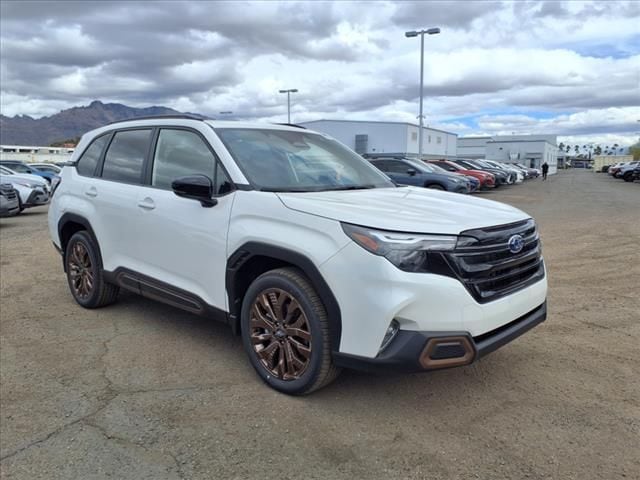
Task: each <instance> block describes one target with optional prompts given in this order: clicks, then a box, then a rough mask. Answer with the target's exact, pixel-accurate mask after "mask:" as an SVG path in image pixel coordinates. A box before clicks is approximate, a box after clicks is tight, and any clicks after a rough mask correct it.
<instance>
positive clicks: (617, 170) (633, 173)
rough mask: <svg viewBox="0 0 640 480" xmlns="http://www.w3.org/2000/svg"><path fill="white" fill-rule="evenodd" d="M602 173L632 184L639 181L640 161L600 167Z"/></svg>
mask: <svg viewBox="0 0 640 480" xmlns="http://www.w3.org/2000/svg"><path fill="white" fill-rule="evenodd" d="M602 171H603V172H607V173H608V174H609V175H611V176H612V177H615V178H621V179H623V180H624V181H625V182H633V181H634V180H640V160H635V161H633V162H618V163H616V164H615V165H605V166H604V167H602Z"/></svg>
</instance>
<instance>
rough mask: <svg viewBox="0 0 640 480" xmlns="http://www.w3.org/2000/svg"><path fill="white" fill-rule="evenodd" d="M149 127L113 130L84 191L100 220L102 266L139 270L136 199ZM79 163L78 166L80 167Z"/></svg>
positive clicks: (148, 138) (151, 130)
mask: <svg viewBox="0 0 640 480" xmlns="http://www.w3.org/2000/svg"><path fill="white" fill-rule="evenodd" d="M152 133H153V129H152V128H129V129H122V130H117V131H115V132H114V133H113V134H112V135H111V137H110V142H109V145H108V147H107V150H106V153H105V154H104V156H103V158H102V161H101V162H100V164H99V165H98V167H97V174H96V178H95V179H93V181H92V182H91V184H90V185H88V186H87V188H86V189H85V191H84V195H85V196H87V197H89V198H91V199H92V201H93V202H94V204H95V206H96V210H97V212H96V213H97V215H96V217H97V219H98V220H99V222H100V225H99V230H100V231H99V232H96V235H97V236H98V240H99V242H100V249H101V251H102V257H103V264H104V268H105V269H106V270H109V271H114V270H115V269H116V268H118V267H124V268H128V269H131V270H134V271H138V270H140V269H141V268H142V263H141V261H140V259H139V257H138V242H139V240H138V239H139V237H140V235H142V233H143V232H142V228H141V225H140V222H139V218H138V207H137V199H138V192H139V190H140V188H141V185H142V181H143V177H144V176H143V174H144V165H145V159H146V158H147V156H148V155H149V149H150V146H151V137H152ZM81 163H82V162H79V164H78V169H80V167H81Z"/></svg>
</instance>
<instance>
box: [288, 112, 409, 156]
mask: <svg viewBox="0 0 640 480" xmlns="http://www.w3.org/2000/svg"><path fill="white" fill-rule="evenodd" d="M299 125H302V126H304V127H305V128H308V129H310V130H315V131H318V132H322V133H326V134H328V135H331V136H332V137H333V138H335V139H336V140H338V141H340V142H342V143H344V144H345V145H346V146H347V147H349V148H351V149H352V150H355V149H356V135H360V134H365V135H368V136H369V138H368V142H367V152H366V153H403V152H404V151H405V149H406V148H407V144H406V139H407V124H402V123H382V122H350V121H343V120H317V121H312V122H302V123H300V124H299Z"/></svg>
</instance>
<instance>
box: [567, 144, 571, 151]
mask: <svg viewBox="0 0 640 480" xmlns="http://www.w3.org/2000/svg"><path fill="white" fill-rule="evenodd" d="M570 151H571V145H567V153H569V152H570Z"/></svg>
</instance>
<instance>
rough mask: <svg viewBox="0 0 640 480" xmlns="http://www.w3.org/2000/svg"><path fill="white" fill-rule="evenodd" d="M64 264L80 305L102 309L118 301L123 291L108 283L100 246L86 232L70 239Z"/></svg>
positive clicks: (72, 290) (68, 279)
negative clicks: (103, 269) (99, 249)
mask: <svg viewBox="0 0 640 480" xmlns="http://www.w3.org/2000/svg"><path fill="white" fill-rule="evenodd" d="M64 261H65V266H66V270H67V281H68V282H69V289H70V290H71V294H72V295H73V298H74V299H75V301H76V302H78V303H79V304H80V305H81V306H83V307H85V308H99V307H104V306H106V305H109V304H111V303H113V302H115V301H116V299H117V297H118V292H119V290H120V289H119V288H118V287H117V286H116V285H113V284H111V283H107V282H106V281H105V279H104V275H103V273H102V261H101V259H100V254H99V251H98V247H97V246H96V244H95V242H94V241H93V239H92V238H91V236H90V235H89V234H88V233H87V232H86V231H80V232H77V233H75V234H73V236H72V237H71V238H70V239H69V242H68V243H67V247H66V250H65V257H64Z"/></svg>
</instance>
